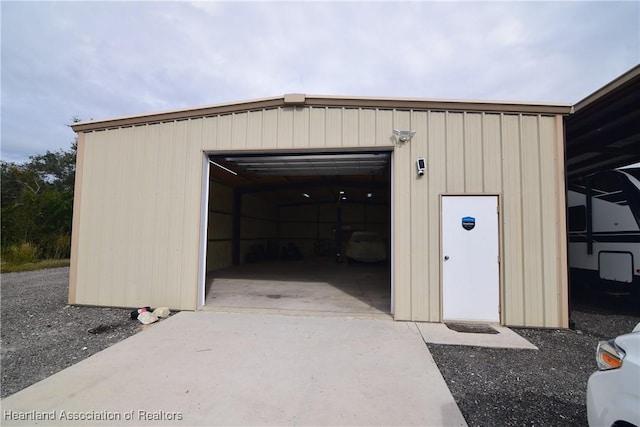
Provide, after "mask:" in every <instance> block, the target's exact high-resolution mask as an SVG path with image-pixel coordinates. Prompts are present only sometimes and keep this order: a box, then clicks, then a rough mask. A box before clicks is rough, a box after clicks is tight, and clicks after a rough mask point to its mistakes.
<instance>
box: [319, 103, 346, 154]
mask: <svg viewBox="0 0 640 427" xmlns="http://www.w3.org/2000/svg"><path fill="white" fill-rule="evenodd" d="M326 114H327V115H326V118H325V120H326V125H325V132H326V135H325V138H326V139H325V140H324V141H321V142H320V143H321V145H320V146H321V147H324V146H327V145H329V146H333V147H340V146H342V108H327V112H326Z"/></svg>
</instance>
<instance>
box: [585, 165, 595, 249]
mask: <svg viewBox="0 0 640 427" xmlns="http://www.w3.org/2000/svg"><path fill="white" fill-rule="evenodd" d="M586 187H587V188H586V194H585V198H586V199H587V200H586V201H587V254H589V255H591V254H593V187H592V184H591V177H587V185H586Z"/></svg>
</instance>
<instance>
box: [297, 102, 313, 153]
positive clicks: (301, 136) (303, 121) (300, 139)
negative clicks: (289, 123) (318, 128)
mask: <svg viewBox="0 0 640 427" xmlns="http://www.w3.org/2000/svg"><path fill="white" fill-rule="evenodd" d="M293 115H294V116H293V146H294V147H296V148H307V147H309V120H310V119H309V117H310V115H311V112H310V111H309V109H308V108H296V109H295V110H294V112H293Z"/></svg>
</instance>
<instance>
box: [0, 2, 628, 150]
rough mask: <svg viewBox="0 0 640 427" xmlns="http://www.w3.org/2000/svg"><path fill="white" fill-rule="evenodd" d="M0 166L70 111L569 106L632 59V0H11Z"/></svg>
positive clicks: (62, 143)
mask: <svg viewBox="0 0 640 427" xmlns="http://www.w3.org/2000/svg"><path fill="white" fill-rule="evenodd" d="M0 8H1V9H0V13H1V22H2V26H1V31H2V33H1V40H2V46H1V48H2V58H1V59H2V62H1V66H2V69H1V73H2V74H1V82H2V88H1V89H2V92H1V94H2V99H1V108H2V110H1V120H2V121H1V129H2V131H1V138H2V139H1V143H2V155H1V158H2V160H5V161H17V162H21V161H24V160H26V159H27V158H28V156H30V155H34V154H42V153H44V152H46V151H47V150H51V151H53V150H58V149H68V148H69V147H70V144H71V142H72V140H73V138H74V134H73V132H72V131H71V129H70V128H69V127H68V126H67V125H68V124H69V123H70V122H71V121H72V118H73V117H78V118H80V119H82V120H88V119H102V118H111V117H118V116H126V115H134V114H138V113H147V112H154V111H162V110H172V109H178V108H186V107H195V106H202V105H210V104H219V103H225V102H231V101H239V100H247V99H255V98H263V97H271V96H279V95H283V94H285V93H292V92H302V93H308V94H318V95H363V96H385V97H413V98H435V99H438V98H445V99H486V100H518V101H543V102H561V103H575V102H577V101H579V100H580V99H582V98H584V97H585V96H587V95H589V94H590V93H592V92H593V91H595V90H596V89H598V88H600V87H601V86H603V85H604V84H606V83H608V82H609V81H611V80H612V79H614V78H616V77H617V76H619V75H620V74H623V73H624V72H625V71H627V70H629V69H630V68H632V67H633V66H635V65H637V64H638V63H639V62H640V2H638V1H628V2H612V1H606V2H427V1H415V2H400V1H395V2H379V1H375V2H361V1H357V2H355V1H351V2H164V1H163V2H150V1H144V2H124V1H118V2H115V1H114V2H69V1H64V2H52V1H51V2H22V1H21V2H11V1H2V2H1V3H0Z"/></svg>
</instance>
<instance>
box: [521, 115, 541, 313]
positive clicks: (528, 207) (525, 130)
mask: <svg viewBox="0 0 640 427" xmlns="http://www.w3.org/2000/svg"><path fill="white" fill-rule="evenodd" d="M520 133H521V135H520V145H521V147H522V148H521V151H520V156H521V160H520V165H521V168H522V172H521V176H522V187H521V189H520V193H521V194H522V241H523V247H522V259H523V263H524V272H523V273H524V274H523V277H524V283H523V285H524V303H525V309H524V321H525V324H527V325H531V324H535V323H536V322H537V321H538V320H539V319H543V318H544V305H543V304H541V302H543V301H544V295H543V293H542V291H543V289H544V285H543V283H542V228H541V212H540V192H541V191H542V189H541V188H540V153H539V147H540V138H539V135H538V117H537V116H520Z"/></svg>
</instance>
